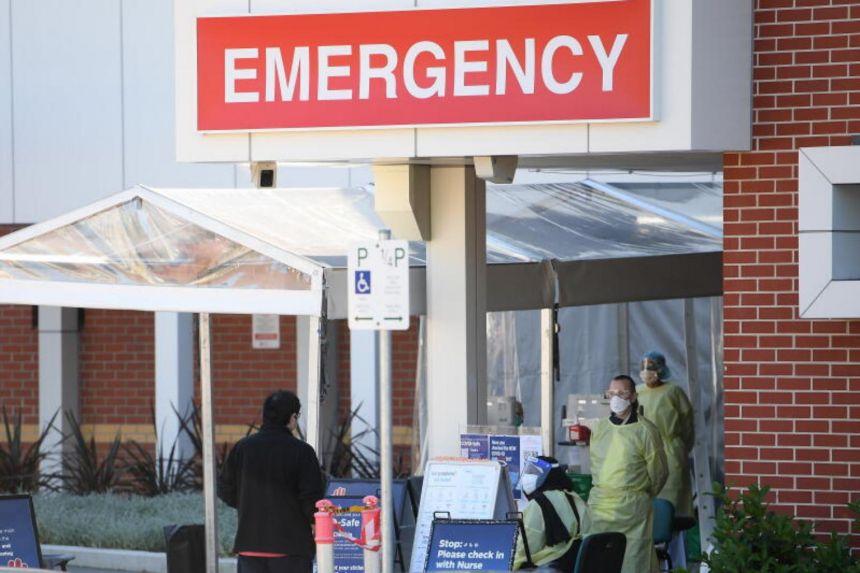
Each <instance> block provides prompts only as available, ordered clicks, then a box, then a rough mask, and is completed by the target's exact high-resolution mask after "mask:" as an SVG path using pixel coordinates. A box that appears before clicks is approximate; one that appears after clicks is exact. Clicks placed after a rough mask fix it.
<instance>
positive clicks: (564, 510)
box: [514, 490, 590, 569]
mask: <svg viewBox="0 0 860 573" xmlns="http://www.w3.org/2000/svg"><path fill="white" fill-rule="evenodd" d="M544 495H545V496H546V498H547V499H548V500H549V501H550V503H551V504H552V506H553V507H554V508H555V511H556V513H558V517H559V518H560V519H561V522H562V523H564V525H565V527H567V530H568V532H570V541H568V542H567V543H559V544H557V545H549V546H548V545H547V544H546V534H545V527H544V522H543V512H542V511H541V509H540V506H539V505H538V504H537V502H536V501H534V500H532V501H530V502H529V503H528V505H527V506H526V508H525V510H524V511H523V525H524V526H525V530H526V536H527V537H528V541H529V551H530V552H531V554H532V561H533V562H534V564H535V565H537V566H541V565H546V564H548V563H552V562H553V561H555V560H556V559H558V558H559V557H561V556H562V555H564V554H565V553H567V550H568V549H570V546H571V545H573V543H574V542H575V541H576V540H577V539H580V538H582V532H583V531H588V529H589V527H590V522H589V519H588V506H587V505H586V504H585V502H584V501H582V498H581V497H579V496H578V495H576V494H575V493H573V492H567V493H566V494H565V492H563V491H559V490H551V491H547V492H544ZM565 495H569V496H570V497H571V498H572V499H573V502H574V503H575V504H576V509H577V511H579V519H580V530H579V531H577V530H576V517H575V516H574V515H573V510H572V509H571V508H570V504H569V503H568V502H567V500H566V499H564V496H565ZM525 563H526V550H525V547H524V545H523V540H522V538H519V537H518V538H517V552H516V554H515V555H514V569H519V568H521V567H522V566H523V565H525Z"/></svg>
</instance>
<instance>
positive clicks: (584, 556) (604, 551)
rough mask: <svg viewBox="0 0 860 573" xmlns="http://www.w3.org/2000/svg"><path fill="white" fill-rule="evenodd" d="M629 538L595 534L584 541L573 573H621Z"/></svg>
mask: <svg viewBox="0 0 860 573" xmlns="http://www.w3.org/2000/svg"><path fill="white" fill-rule="evenodd" d="M625 547H627V538H626V537H624V534H623V533H617V532H614V531H612V532H607V533H595V534H594V535H589V536H587V537H585V538H584V539H583V540H582V545H581V546H580V548H579V555H577V556H576V566H575V567H574V568H573V573H621V566H622V565H623V564H624V549H625Z"/></svg>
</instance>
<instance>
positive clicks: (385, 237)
mask: <svg viewBox="0 0 860 573" xmlns="http://www.w3.org/2000/svg"><path fill="white" fill-rule="evenodd" d="M347 276H348V277H349V279H348V281H349V286H348V302H349V327H350V329H355V330H376V331H378V336H379V420H380V423H379V426H380V427H379V442H380V446H379V470H380V471H379V473H380V478H381V480H380V481H381V483H380V486H381V487H380V493H381V495H382V499H383V500H384V501H383V504H382V573H392V571H393V570H394V555H395V553H396V548H395V546H394V504H393V503H392V502H391V501H390V500H393V499H394V496H393V495H392V494H393V491H392V490H393V481H394V474H393V471H394V468H393V467H392V466H393V463H394V455H393V448H394V445H393V441H392V431H391V423H392V422H391V411H392V403H391V332H390V331H391V330H406V329H408V328H409V243H408V242H407V241H393V240H391V231H388V230H382V231H380V232H379V239H378V240H377V241H375V242H373V243H363V244H360V245H356V246H355V247H354V248H353V249H352V250H351V251H350V253H349V261H348V268H347Z"/></svg>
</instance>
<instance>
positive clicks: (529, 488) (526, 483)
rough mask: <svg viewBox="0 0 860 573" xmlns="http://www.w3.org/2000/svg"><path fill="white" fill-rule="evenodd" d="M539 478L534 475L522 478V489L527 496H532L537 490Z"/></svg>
mask: <svg viewBox="0 0 860 573" xmlns="http://www.w3.org/2000/svg"><path fill="white" fill-rule="evenodd" d="M537 480H538V476H536V475H534V474H523V477H522V478H520V488H521V489H522V490H523V493H525V494H526V495H531V494H532V493H534V490H536V489H537Z"/></svg>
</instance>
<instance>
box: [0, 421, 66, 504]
mask: <svg viewBox="0 0 860 573" xmlns="http://www.w3.org/2000/svg"><path fill="white" fill-rule="evenodd" d="M56 418H57V414H56V413H55V414H54V415H53V416H52V417H51V420H50V421H49V422H48V424H47V425H46V426H45V428H44V429H43V430H42V433H41V434H39V436H38V437H37V438H36V441H34V442H33V443H31V444H30V445H29V446H27V445H25V444H24V441H23V419H22V415H21V410H20V409H18V410H17V411H16V412H15V414H14V417H13V418H12V419H11V420H10V417H9V413H8V412H7V411H6V406H5V405H3V427H4V429H5V431H6V441H5V443H4V444H0V493H19V492H32V491H36V490H37V489H40V488H44V487H48V488H50V487H52V486H53V476H51V475H46V474H43V473H42V472H41V470H40V466H41V465H42V462H43V461H45V460H46V459H48V457H49V456H48V453H47V452H43V451H42V444H43V443H44V442H45V438H47V436H48V433H49V432H50V431H51V430H52V429H53V428H54V420H55V419H56Z"/></svg>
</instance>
